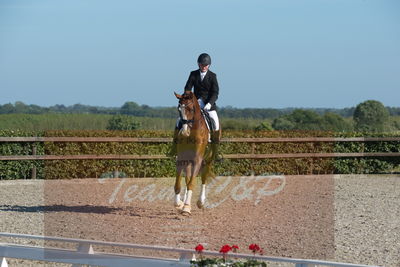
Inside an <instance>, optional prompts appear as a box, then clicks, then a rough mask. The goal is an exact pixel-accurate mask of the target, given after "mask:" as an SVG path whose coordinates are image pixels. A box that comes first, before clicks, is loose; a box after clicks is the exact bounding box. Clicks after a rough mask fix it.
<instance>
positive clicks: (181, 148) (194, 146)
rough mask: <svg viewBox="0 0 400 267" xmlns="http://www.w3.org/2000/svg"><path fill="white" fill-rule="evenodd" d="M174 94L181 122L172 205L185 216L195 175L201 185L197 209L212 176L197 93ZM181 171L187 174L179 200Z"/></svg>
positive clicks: (204, 196) (210, 156)
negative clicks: (182, 194) (173, 202)
mask: <svg viewBox="0 0 400 267" xmlns="http://www.w3.org/2000/svg"><path fill="white" fill-rule="evenodd" d="M174 94H175V96H176V97H177V98H178V99H179V105H178V110H179V116H180V119H181V123H182V128H181V129H180V131H179V134H178V140H177V159H176V180H175V188H174V189H175V207H176V208H177V209H178V210H180V211H181V212H182V214H183V215H188V214H190V211H191V198H192V194H193V190H194V187H195V184H196V176H197V175H198V174H199V173H200V174H201V182H202V186H201V192H200V197H199V200H198V201H197V206H198V208H200V209H201V208H203V207H204V203H205V200H206V191H205V189H206V182H207V179H208V178H214V177H215V175H214V173H213V171H212V163H213V157H212V155H211V152H209V150H207V155H206V148H207V144H208V139H209V130H208V128H207V124H206V122H205V119H204V117H203V115H202V110H201V108H200V105H199V103H198V101H197V98H196V96H195V95H194V94H193V93H192V92H185V93H184V94H183V95H179V94H177V93H174ZM183 173H185V175H186V176H185V177H186V179H185V180H186V192H185V195H184V198H183V201H182V199H181V195H180V193H181V178H182V175H183Z"/></svg>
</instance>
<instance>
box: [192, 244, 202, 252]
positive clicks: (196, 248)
mask: <svg viewBox="0 0 400 267" xmlns="http://www.w3.org/2000/svg"><path fill="white" fill-rule="evenodd" d="M194 249H195V250H196V251H197V252H199V253H201V252H202V251H203V250H204V247H203V245H202V244H198V245H197V246H196V247H195V248H194Z"/></svg>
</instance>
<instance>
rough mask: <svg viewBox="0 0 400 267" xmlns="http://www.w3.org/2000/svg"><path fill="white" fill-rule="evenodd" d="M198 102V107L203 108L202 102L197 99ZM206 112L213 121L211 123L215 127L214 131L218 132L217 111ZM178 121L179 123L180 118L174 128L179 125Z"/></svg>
mask: <svg viewBox="0 0 400 267" xmlns="http://www.w3.org/2000/svg"><path fill="white" fill-rule="evenodd" d="M198 101H199V105H200V108H204V106H205V105H204V102H203V100H202V99H199V100H198ZM206 112H208V114H209V115H210V118H211V119H212V120H213V122H214V125H215V131H218V130H219V119H218V114H217V111H215V110H209V111H206ZM179 121H180V118H178V120H177V121H176V126H177V127H178V125H179Z"/></svg>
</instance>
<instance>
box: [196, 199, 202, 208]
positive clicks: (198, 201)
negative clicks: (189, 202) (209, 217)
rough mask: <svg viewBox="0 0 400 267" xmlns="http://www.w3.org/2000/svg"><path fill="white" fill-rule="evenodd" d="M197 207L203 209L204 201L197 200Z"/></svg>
mask: <svg viewBox="0 0 400 267" xmlns="http://www.w3.org/2000/svg"><path fill="white" fill-rule="evenodd" d="M197 207H198V208H199V209H204V203H203V202H201V200H197Z"/></svg>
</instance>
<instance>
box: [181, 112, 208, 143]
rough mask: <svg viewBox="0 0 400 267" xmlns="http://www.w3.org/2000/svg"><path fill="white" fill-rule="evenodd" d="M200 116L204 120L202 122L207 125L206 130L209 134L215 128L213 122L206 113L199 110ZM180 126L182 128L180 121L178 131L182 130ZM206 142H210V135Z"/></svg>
mask: <svg viewBox="0 0 400 267" xmlns="http://www.w3.org/2000/svg"><path fill="white" fill-rule="evenodd" d="M201 115H202V116H203V118H204V120H205V122H206V125H207V128H208V130H209V132H210V133H211V132H212V131H215V128H216V127H215V122H214V121H213V119H211V117H210V115H209V114H208V112H207V111H204V110H201ZM182 126H183V124H182V121H181V120H179V123H178V129H182ZM208 141H209V142H210V141H211V139H210V135H209V138H208Z"/></svg>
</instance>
